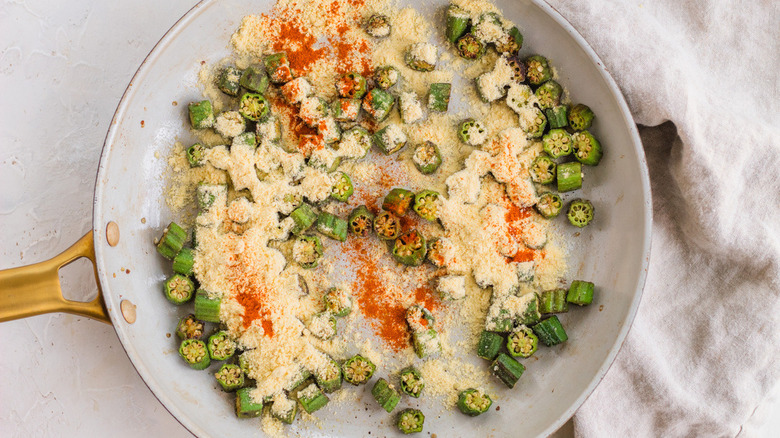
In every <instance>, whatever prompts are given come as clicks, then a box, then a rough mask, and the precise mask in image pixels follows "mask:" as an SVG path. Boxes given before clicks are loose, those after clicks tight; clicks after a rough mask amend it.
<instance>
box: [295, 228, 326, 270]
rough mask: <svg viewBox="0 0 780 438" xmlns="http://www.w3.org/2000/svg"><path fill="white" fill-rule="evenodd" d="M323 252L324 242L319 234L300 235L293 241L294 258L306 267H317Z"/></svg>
mask: <svg viewBox="0 0 780 438" xmlns="http://www.w3.org/2000/svg"><path fill="white" fill-rule="evenodd" d="M322 254H323V249H322V242H321V241H320V238H319V237H317V236H314V235H300V236H298V237H297V238H296V239H295V243H293V260H294V261H295V262H296V263H298V264H299V265H301V267H302V268H304V269H314V268H316V267H317V265H319V263H320V258H322Z"/></svg>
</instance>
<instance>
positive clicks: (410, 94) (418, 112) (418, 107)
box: [398, 91, 424, 125]
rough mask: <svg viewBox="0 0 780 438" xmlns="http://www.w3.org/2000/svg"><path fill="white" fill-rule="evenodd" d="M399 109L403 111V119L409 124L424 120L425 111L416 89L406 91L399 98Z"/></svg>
mask: <svg viewBox="0 0 780 438" xmlns="http://www.w3.org/2000/svg"><path fill="white" fill-rule="evenodd" d="M398 111H399V112H400V113H401V120H402V121H403V122H404V123H406V124H407V125H409V124H412V123H416V122H419V121H420V120H422V118H423V115H424V112H423V107H422V104H421V103H420V98H419V97H417V93H415V92H414V91H405V92H403V93H401V96H400V97H399V98H398Z"/></svg>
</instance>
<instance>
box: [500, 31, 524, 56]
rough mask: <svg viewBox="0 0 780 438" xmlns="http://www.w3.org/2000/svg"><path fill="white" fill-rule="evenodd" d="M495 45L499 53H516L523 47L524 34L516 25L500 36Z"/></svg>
mask: <svg viewBox="0 0 780 438" xmlns="http://www.w3.org/2000/svg"><path fill="white" fill-rule="evenodd" d="M495 46H496V51H497V52H498V53H509V54H516V53H517V51H518V50H520V49H521V48H522V47H523V34H522V33H520V29H518V28H517V27H516V26H515V27H513V28H511V29H509V30H508V31H507V32H506V33H505V34H504V35H503V36H502V37H501V38H499V40H498V41H496V42H495Z"/></svg>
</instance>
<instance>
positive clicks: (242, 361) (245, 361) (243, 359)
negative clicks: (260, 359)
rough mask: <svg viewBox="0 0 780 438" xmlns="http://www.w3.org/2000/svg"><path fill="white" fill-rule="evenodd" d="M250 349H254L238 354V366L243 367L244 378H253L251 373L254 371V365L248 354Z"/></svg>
mask: <svg viewBox="0 0 780 438" xmlns="http://www.w3.org/2000/svg"><path fill="white" fill-rule="evenodd" d="M249 351H252V350H247V351H244V352H243V353H241V354H239V355H238V367H239V368H241V371H242V372H243V373H244V380H251V378H250V377H249V375H250V374H251V373H252V372H253V371H254V367H253V366H252V363H251V361H250V360H249V357H248V355H247V353H248V352H249Z"/></svg>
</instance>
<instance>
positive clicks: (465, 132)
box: [458, 119, 488, 146]
mask: <svg viewBox="0 0 780 438" xmlns="http://www.w3.org/2000/svg"><path fill="white" fill-rule="evenodd" d="M458 137H459V138H460V141H462V142H463V143H466V144H467V145H469V146H480V145H482V144H484V143H485V141H486V140H487V138H488V130H487V127H485V125H484V124H483V123H482V122H480V121H477V120H474V119H466V120H464V121H463V122H461V123H460V126H459V127H458Z"/></svg>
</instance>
